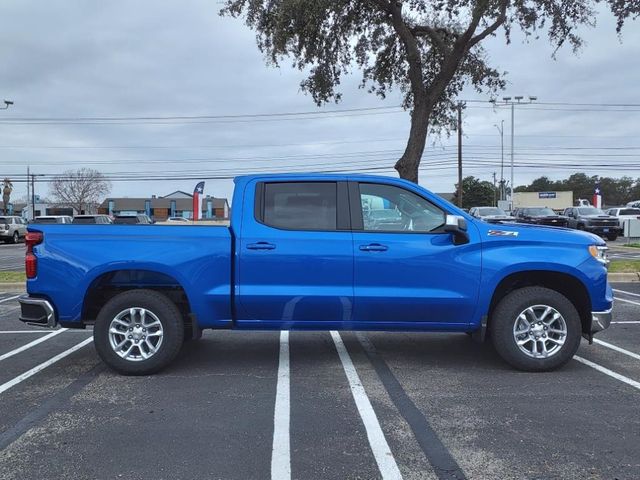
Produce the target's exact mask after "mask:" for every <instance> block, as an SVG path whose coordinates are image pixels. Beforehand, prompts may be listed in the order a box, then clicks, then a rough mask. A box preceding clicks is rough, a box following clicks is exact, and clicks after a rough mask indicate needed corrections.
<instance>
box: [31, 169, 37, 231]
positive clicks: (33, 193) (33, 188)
mask: <svg viewBox="0 0 640 480" xmlns="http://www.w3.org/2000/svg"><path fill="white" fill-rule="evenodd" d="M35 178H36V175H35V173H34V174H33V175H31V220H34V219H35V218H36V186H35Z"/></svg>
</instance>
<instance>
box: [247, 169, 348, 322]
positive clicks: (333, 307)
mask: <svg viewBox="0 0 640 480" xmlns="http://www.w3.org/2000/svg"><path fill="white" fill-rule="evenodd" d="M254 204H255V208H251V206H253V205H254ZM245 205H246V207H245V209H244V212H243V221H242V232H241V235H240V241H239V245H238V252H239V258H238V262H239V265H238V267H239V268H238V270H237V271H238V277H239V278H237V279H236V285H239V287H238V293H239V295H238V297H237V300H238V302H237V304H238V305H239V311H237V312H236V315H237V318H238V320H239V321H238V325H239V326H242V325H243V324H244V325H249V326H251V325H253V326H255V327H256V328H294V327H298V328H305V327H308V328H322V327H323V326H325V327H327V328H329V327H331V328H333V327H336V326H337V325H338V323H342V322H348V321H349V320H350V319H351V313H352V301H353V244H352V234H351V232H350V230H349V228H350V224H349V222H350V218H349V214H348V211H349V209H348V208H349V205H348V195H347V184H346V182H336V181H333V182H332V181H323V182H291V181H286V182H285V181H282V182H278V181H269V182H257V183H252V184H249V185H248V187H247V193H246V194H245ZM328 322H334V323H332V324H329V323H328Z"/></svg>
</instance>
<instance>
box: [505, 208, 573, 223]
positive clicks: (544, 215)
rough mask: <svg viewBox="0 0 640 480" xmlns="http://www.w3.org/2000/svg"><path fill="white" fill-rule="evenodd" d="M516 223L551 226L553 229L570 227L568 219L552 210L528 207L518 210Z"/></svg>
mask: <svg viewBox="0 0 640 480" xmlns="http://www.w3.org/2000/svg"><path fill="white" fill-rule="evenodd" d="M514 215H515V217H516V221H517V222H518V223H532V224H534V225H549V226H551V227H566V226H567V225H568V223H569V222H568V219H567V217H564V216H561V215H558V214H557V213H556V212H554V211H553V210H551V209H550V208H543V207H526V208H518V209H517V210H516V211H515V214H514Z"/></svg>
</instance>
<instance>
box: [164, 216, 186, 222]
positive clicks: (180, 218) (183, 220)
mask: <svg viewBox="0 0 640 480" xmlns="http://www.w3.org/2000/svg"><path fill="white" fill-rule="evenodd" d="M167 222H169V223H173V222H176V223H191V222H190V220H189V219H188V218H184V217H169V218H167Z"/></svg>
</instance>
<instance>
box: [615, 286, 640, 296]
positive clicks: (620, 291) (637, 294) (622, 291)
mask: <svg viewBox="0 0 640 480" xmlns="http://www.w3.org/2000/svg"><path fill="white" fill-rule="evenodd" d="M613 291H614V292H619V293H626V294H627V295H632V296H634V297H640V293H633V292H627V291H626V290H618V289H617V288H614V289H613Z"/></svg>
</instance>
